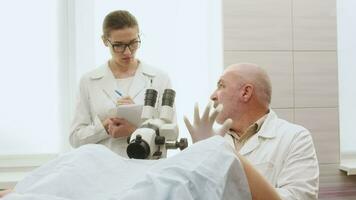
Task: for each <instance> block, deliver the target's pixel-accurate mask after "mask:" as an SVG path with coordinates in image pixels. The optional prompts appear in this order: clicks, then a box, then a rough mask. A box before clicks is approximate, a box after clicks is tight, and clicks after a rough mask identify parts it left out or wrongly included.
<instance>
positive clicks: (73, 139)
mask: <svg viewBox="0 0 356 200" xmlns="http://www.w3.org/2000/svg"><path fill="white" fill-rule="evenodd" d="M102 40H103V42H104V45H105V46H106V47H108V49H109V50H110V53H111V56H112V57H111V59H110V60H109V61H108V62H106V63H105V64H103V65H102V66H100V67H99V68H97V69H95V70H93V71H91V72H89V73H87V74H85V75H84V76H83V77H82V78H81V80H80V88H79V98H78V101H77V105H76V110H75V116H74V120H73V122H72V126H71V133H70V144H71V145H72V146H73V147H78V146H81V145H84V144H89V143H94V144H103V145H105V146H107V147H109V148H110V149H111V150H113V151H114V152H116V153H117V154H119V155H121V156H125V157H127V154H126V147H127V141H126V139H127V137H128V136H130V135H131V133H133V132H134V131H135V129H136V128H137V127H136V126H135V125H133V124H131V123H130V122H128V121H127V120H126V119H125V118H119V117H113V116H111V115H110V114H109V110H111V109H113V108H115V107H116V104H119V105H120V104H141V105H143V104H144V96H145V91H146V89H147V88H148V87H153V88H154V89H156V90H157V91H158V97H159V96H160V95H161V94H162V93H163V91H164V89H166V88H170V87H171V85H170V79H169V77H168V76H167V74H165V73H164V72H162V71H160V70H158V69H155V68H153V67H151V66H148V65H147V64H145V63H143V62H142V61H140V60H138V59H137V58H136V57H135V54H136V52H137V50H138V49H139V47H140V44H141V39H140V36H139V27H138V23H137V21H136V19H135V17H134V16H133V15H132V14H131V13H129V12H128V11H123V10H119V11H113V12H111V13H109V14H108V15H107V16H106V17H105V19H104V23H103V36H102Z"/></svg>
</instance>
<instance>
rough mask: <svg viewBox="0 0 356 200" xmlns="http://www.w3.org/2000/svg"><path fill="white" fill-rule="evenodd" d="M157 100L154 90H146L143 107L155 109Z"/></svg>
mask: <svg viewBox="0 0 356 200" xmlns="http://www.w3.org/2000/svg"><path fill="white" fill-rule="evenodd" d="M156 100H157V91H156V90H154V89H147V90H146V93H145V106H151V107H155V105H156Z"/></svg>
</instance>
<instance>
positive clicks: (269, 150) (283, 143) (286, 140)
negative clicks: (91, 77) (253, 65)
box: [226, 110, 319, 200]
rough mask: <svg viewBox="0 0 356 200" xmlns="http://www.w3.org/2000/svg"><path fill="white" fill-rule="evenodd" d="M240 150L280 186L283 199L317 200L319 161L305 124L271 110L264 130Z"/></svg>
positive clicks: (273, 183) (279, 191)
mask: <svg viewBox="0 0 356 200" xmlns="http://www.w3.org/2000/svg"><path fill="white" fill-rule="evenodd" d="M226 138H227V139H228V140H230V139H231V138H230V137H226ZM230 143H231V140H230ZM239 153H240V154H241V155H243V156H244V157H245V158H247V159H248V160H249V161H250V162H251V163H252V164H253V165H254V166H255V167H256V169H257V170H258V171H259V172H261V174H262V175H263V176H264V177H265V178H266V179H267V180H268V181H269V182H270V183H271V184H272V185H273V186H274V187H275V188H276V189H277V191H278V193H279V195H280V197H281V198H282V199H296V200H297V199H298V200H300V199H303V200H309V199H317V194H318V189H319V166H318V160H317V157H316V153H315V148H314V144H313V141H312V137H311V134H310V132H309V131H308V130H307V129H305V128H304V127H302V126H299V125H295V124H292V123H289V122H287V121H285V120H282V119H280V118H278V117H277V115H276V114H275V113H274V112H273V111H272V110H270V112H269V114H268V116H267V118H266V120H265V121H264V123H263V125H262V127H261V129H260V130H259V131H258V132H257V133H256V134H255V135H253V136H252V137H251V138H250V139H249V140H248V141H247V142H246V143H245V145H244V146H243V147H242V148H241V150H240V152H239Z"/></svg>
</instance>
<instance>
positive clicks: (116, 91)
mask: <svg viewBox="0 0 356 200" xmlns="http://www.w3.org/2000/svg"><path fill="white" fill-rule="evenodd" d="M115 93H116V94H117V95H119V96H120V97H123V96H124V95H122V93H121V92H119V91H118V90H115Z"/></svg>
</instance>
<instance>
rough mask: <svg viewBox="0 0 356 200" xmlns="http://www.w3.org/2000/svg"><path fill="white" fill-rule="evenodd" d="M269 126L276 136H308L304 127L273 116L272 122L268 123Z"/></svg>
mask: <svg viewBox="0 0 356 200" xmlns="http://www.w3.org/2000/svg"><path fill="white" fill-rule="evenodd" d="M269 123H270V126H271V127H273V129H274V131H275V132H276V134H277V135H284V136H285V135H286V134H287V135H288V136H292V135H299V134H310V132H309V131H308V129H306V128H305V127H303V126H301V125H299V124H295V123H293V122H290V121H287V120H285V119H282V118H279V117H278V116H277V115H275V117H274V118H272V120H270V121H269Z"/></svg>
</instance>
